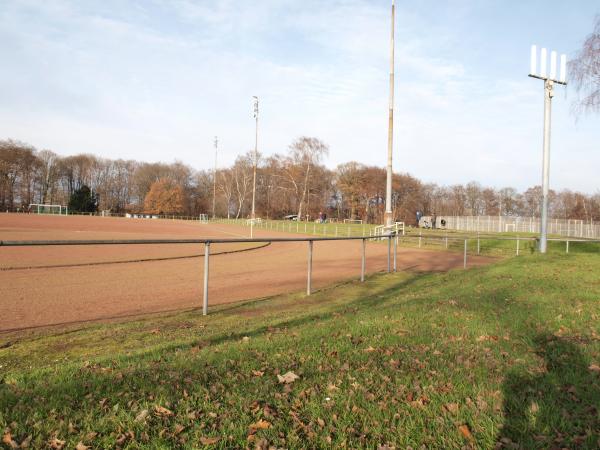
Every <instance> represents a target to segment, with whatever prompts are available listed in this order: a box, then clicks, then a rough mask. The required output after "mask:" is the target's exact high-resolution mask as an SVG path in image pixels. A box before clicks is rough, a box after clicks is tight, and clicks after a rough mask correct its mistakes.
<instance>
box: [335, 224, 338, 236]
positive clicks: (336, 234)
mask: <svg viewBox="0 0 600 450" xmlns="http://www.w3.org/2000/svg"><path fill="white" fill-rule="evenodd" d="M337 236H338V233H337V225H336V226H335V237H337Z"/></svg>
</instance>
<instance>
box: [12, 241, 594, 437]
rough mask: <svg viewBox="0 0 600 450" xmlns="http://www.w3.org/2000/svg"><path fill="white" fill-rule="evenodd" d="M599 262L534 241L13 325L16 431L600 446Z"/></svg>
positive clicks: (59, 434) (57, 434) (21, 433)
mask: <svg viewBox="0 0 600 450" xmlns="http://www.w3.org/2000/svg"><path fill="white" fill-rule="evenodd" d="M599 271H600V258H599V257H598V254H585V253H580V254H577V255H574V254H571V255H559V254H551V255H547V256H546V257H541V256H540V255H528V256H523V257H521V258H512V259H507V260H504V261H501V262H499V263H498V264H496V265H492V266H485V267H480V268H476V269H471V270H468V271H462V270H457V271H451V272H448V273H445V274H416V273H415V274H408V273H398V274H391V275H376V276H373V277H371V278H369V279H368V280H367V282H366V283H364V284H359V283H347V284H343V285H340V286H337V287H335V288H331V289H325V290H322V291H319V292H318V293H316V294H314V295H313V296H311V297H309V298H306V297H304V296H301V295H299V294H298V295H286V296H277V297H273V298H269V299H265V300H261V301H254V302H249V303H246V304H242V305H237V306H231V305H229V306H227V305H223V306H221V307H219V309H217V310H215V313H214V314H212V315H210V316H208V317H202V316H201V315H200V313H199V312H185V313H178V314H173V315H160V316H158V315H157V316H154V317H150V318H146V319H144V320H137V321H131V322H126V323H113V324H96V325H91V326H86V327H80V328H77V329H75V328H71V329H66V330H65V331H63V332H60V333H55V334H51V333H50V332H43V333H42V332H40V333H30V334H12V335H9V334H5V335H0V342H1V343H2V345H1V347H2V348H1V349H0V374H1V375H0V377H1V381H0V427H1V429H3V430H4V432H3V443H4V444H3V445H4V446H5V447H7V448H10V447H11V446H13V445H20V444H21V443H22V442H23V441H25V443H28V444H29V446H30V447H33V448H39V447H45V446H52V447H54V448H61V447H62V446H64V447H65V448H74V447H75V446H77V445H78V444H79V447H77V448H79V449H83V448H87V446H90V447H92V448H109V447H122V448H173V447H182V448H197V447H203V446H212V447H215V448H246V447H250V448H255V447H256V448H268V447H269V446H273V447H278V448H306V447H311V448H332V447H335V448H343V447H348V448H377V447H378V446H382V447H381V448H393V447H396V448H408V447H412V448H420V446H424V448H444V449H448V448H465V447H466V448H494V447H496V448H590V449H591V448H598V446H600V412H599V409H600V407H599V405H600V328H599V325H598V323H599V322H598V319H599V318H600V280H599V279H598V275H597V274H598V273H599ZM386 446H387V447H386Z"/></svg>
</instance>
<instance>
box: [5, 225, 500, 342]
mask: <svg viewBox="0 0 600 450" xmlns="http://www.w3.org/2000/svg"><path fill="white" fill-rule="evenodd" d="M11 216H12V217H11ZM14 216H16V218H14ZM7 217H10V220H9V219H7ZM40 217H41V218H42V219H45V220H40ZM61 221H62V222H61ZM157 222H158V223H157ZM161 222H162V223H161ZM78 232H79V233H78ZM247 232H248V230H247V229H246V228H244V227H235V226H226V225H210V226H207V225H199V224H197V223H191V222H188V223H186V222H178V221H175V222H171V221H152V220H146V221H143V220H138V221H136V220H133V219H130V220H127V219H120V218H119V219H116V218H115V219H108V218H90V217H74V218H71V217H52V216H24V217H21V216H19V215H10V214H8V215H7V214H0V239H2V240H8V239H73V236H74V235H79V234H82V235H84V237H82V238H84V239H103V238H106V239H115V238H119V237H124V236H125V235H126V236H127V237H128V238H132V237H134V238H140V239H141V238H148V237H155V238H159V237H160V238H165V237H172V238H175V237H177V238H199V237H204V238H206V237H219V238H223V237H235V236H240V235H245V234H246V233H247ZM255 235H256V236H257V237H268V236H286V234H283V233H272V232H264V231H258V232H257V233H255ZM56 236H59V237H56ZM292 236H296V237H297V236H298V235H292ZM135 247H136V246H105V247H102V248H95V247H52V248H50V247H36V248H22V249H21V250H20V253H19V249H15V248H11V249H8V248H2V247H0V261H6V260H7V259H8V258H7V254H9V252H6V250H11V251H12V253H10V260H11V264H13V265H14V264H18V263H24V262H25V261H26V262H27V263H28V265H32V264H33V265H36V264H40V265H43V263H44V262H48V261H52V262H53V263H62V264H69V263H71V262H73V261H74V262H78V261H89V260H90V259H92V260H93V259H94V258H98V259H100V260H103V261H104V260H110V258H114V260H115V261H117V260H119V258H131V256H132V254H135V255H136V256H140V255H141V256H148V257H162V256H165V255H169V256H176V255H178V254H180V255H186V254H188V253H190V251H192V253H201V249H198V248H197V247H196V248H193V249H192V248H189V247H187V248H184V247H185V246H182V247H181V248H174V247H175V246H162V245H155V246H144V248H137V249H135V250H133V249H134V248H135ZM73 249H78V250H77V251H74V250H73ZM223 250H224V249H223ZM360 255H361V244H360V241H343V242H339V241H338V242H317V243H315V244H314V256H313V286H314V288H317V289H318V288H319V287H323V286H326V285H328V284H331V283H334V282H336V281H340V280H344V279H349V278H357V277H358V276H359V275H360ZM5 258H6V259H5ZM306 258H307V244H306V243H297V242H294V243H273V244H271V245H270V246H268V247H264V248H261V249H257V250H249V251H245V252H241V253H234V254H222V255H216V256H213V257H211V261H210V283H209V288H210V289H209V305H216V304H221V303H227V302H233V301H239V300H245V299H251V298H258V297H264V296H269V295H274V294H279V293H284V292H290V291H299V290H303V289H304V288H305V286H306ZM489 261H491V259H489V258H482V257H481V258H477V257H470V258H469V265H470V266H474V265H481V264H485V263H488V262H489ZM462 262H463V261H462V255H461V254H456V253H449V252H435V251H426V250H417V249H398V268H399V270H407V269H410V270H419V271H445V270H449V269H451V268H456V267H461V266H462ZM2 264H4V262H2V263H1V264H0V266H1V265H2ZM386 264H387V247H386V246H385V245H381V244H377V243H371V244H368V245H367V271H368V272H370V273H372V272H377V271H382V270H385V268H386ZM203 265H204V260H203V258H200V257H197V258H185V259H172V260H160V261H147V262H132V263H127V262H124V263H123V262H122V263H119V264H103V265H96V266H74V267H60V268H44V269H15V270H4V271H2V270H0V307H1V308H2V314H1V315H0V331H9V330H17V329H25V328H35V327H44V326H51V325H59V324H70V323H76V322H81V321H93V320H109V319H114V318H119V317H126V316H132V315H138V314H146V313H153V312H160V311H169V310H176V309H184V308H193V307H198V308H200V307H201V305H202V274H203V270H204V267H203Z"/></svg>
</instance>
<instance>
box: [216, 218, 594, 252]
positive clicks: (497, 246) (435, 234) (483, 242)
mask: <svg viewBox="0 0 600 450" xmlns="http://www.w3.org/2000/svg"><path fill="white" fill-rule="evenodd" d="M217 222H221V223H228V224H236V225H246V220H243V219H218V220H217ZM376 226H377V225H375V224H347V223H315V222H295V221H289V220H265V221H263V222H262V223H260V224H257V225H256V229H257V230H267V231H284V232H286V233H299V234H308V235H315V236H329V237H333V236H335V237H344V236H370V235H371V234H372V233H374V230H375V227H376ZM405 231H406V235H405V236H404V237H402V238H400V239H399V242H398V245H399V246H401V247H409V248H425V249H430V250H448V251H453V252H462V251H463V250H464V238H468V240H467V252H468V254H469V255H483V256H494V257H510V256H515V255H516V253H517V243H516V241H515V240H514V239H516V238H517V237H518V238H519V239H521V241H520V242H519V254H531V253H533V252H535V249H536V246H537V242H536V241H535V240H533V239H535V238H537V237H539V233H493V232H492V233H481V234H480V235H479V236H478V233H476V232H464V231H456V230H431V229H419V228H413V227H406V230H405ZM419 237H420V239H419ZM549 237H550V238H560V239H566V238H565V237H564V236H549ZM446 238H448V240H447V243H446ZM478 238H479V245H478V242H477V241H478ZM511 239H512V240H511ZM383 243H384V244H385V242H383ZM565 245H566V244H565V242H556V241H549V242H548V252H550V253H556V254H562V253H565V252H566V247H565ZM569 251H570V252H600V243H598V242H595V243H594V242H573V241H571V242H570V243H569Z"/></svg>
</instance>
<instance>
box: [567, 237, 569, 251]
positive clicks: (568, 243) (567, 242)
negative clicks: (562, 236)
mask: <svg viewBox="0 0 600 450" xmlns="http://www.w3.org/2000/svg"><path fill="white" fill-rule="evenodd" d="M567 253H569V240H568V239H567Z"/></svg>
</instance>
